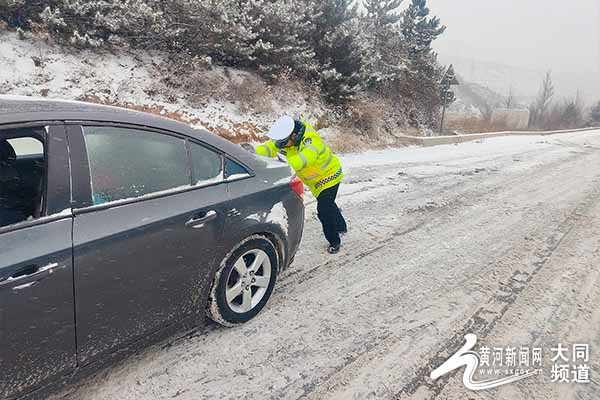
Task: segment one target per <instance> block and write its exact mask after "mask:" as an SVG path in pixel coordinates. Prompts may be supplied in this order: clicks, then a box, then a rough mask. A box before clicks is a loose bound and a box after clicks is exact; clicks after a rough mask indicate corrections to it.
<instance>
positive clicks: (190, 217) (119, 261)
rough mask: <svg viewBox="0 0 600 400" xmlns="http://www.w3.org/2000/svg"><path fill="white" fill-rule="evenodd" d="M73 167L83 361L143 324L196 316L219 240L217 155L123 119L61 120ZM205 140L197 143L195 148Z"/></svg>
mask: <svg viewBox="0 0 600 400" xmlns="http://www.w3.org/2000/svg"><path fill="white" fill-rule="evenodd" d="M67 130H68V135H69V144H70V148H71V156H72V159H71V162H72V165H73V169H74V170H75V169H77V171H78V172H77V173H76V174H75V173H74V179H73V187H74V199H75V202H76V206H75V210H74V213H75V221H74V228H73V238H74V265H75V274H74V276H75V278H74V279H75V296H76V310H77V311H76V314H77V323H78V324H77V343H78V357H79V361H80V363H81V364H83V365H85V364H87V363H89V362H92V361H94V360H95V359H96V358H98V357H101V356H102V355H103V354H106V353H108V352H112V351H114V350H116V349H117V348H119V347H121V346H124V345H126V344H128V343H131V342H133V341H135V340H136V339H138V338H141V337H143V336H145V335H147V334H149V333H152V332H155V331H158V330H159V329H161V328H163V327H166V326H168V325H171V324H172V323H174V322H177V321H181V320H184V319H186V318H188V317H197V316H198V315H202V316H203V315H204V307H205V304H201V302H200V299H201V295H200V294H201V293H203V291H204V290H205V288H206V285H208V284H209V283H210V282H209V280H210V279H209V275H210V271H211V270H212V268H213V264H214V262H215V260H214V257H215V254H216V253H217V249H219V247H220V246H221V243H222V240H221V237H222V233H223V226H224V218H225V204H226V202H227V185H226V183H225V182H224V180H223V172H222V170H223V157H222V155H220V154H219V153H218V152H216V151H215V150H213V149H206V151H208V153H205V154H203V155H201V156H200V160H196V161H197V163H198V162H200V163H204V164H203V167H202V168H205V169H206V170H205V172H206V176H204V178H205V179H198V177H197V176H194V175H197V174H198V172H195V173H193V172H192V169H193V168H192V160H193V159H194V151H193V150H192V146H191V144H190V143H189V142H188V140H187V138H185V137H181V136H178V135H176V134H173V133H170V132H168V133H167V132H163V131H157V130H152V129H150V128H144V129H141V128H139V127H131V126H124V125H116V124H115V125H106V124H105V125H102V126H100V125H86V124H83V125H82V126H75V125H69V126H68V128H67ZM203 149H204V148H203Z"/></svg>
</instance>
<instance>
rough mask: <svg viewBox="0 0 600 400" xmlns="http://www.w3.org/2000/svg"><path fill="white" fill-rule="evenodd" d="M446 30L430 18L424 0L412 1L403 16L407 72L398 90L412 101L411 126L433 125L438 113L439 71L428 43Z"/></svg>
mask: <svg viewBox="0 0 600 400" xmlns="http://www.w3.org/2000/svg"><path fill="white" fill-rule="evenodd" d="M445 30H446V27H445V26H443V25H442V24H441V22H440V20H439V18H437V17H431V16H429V8H427V0H412V1H411V4H410V5H409V6H408V8H407V9H406V10H405V11H404V12H403V13H402V21H401V31H402V37H403V39H404V46H405V47H406V57H407V65H408V69H407V70H406V73H405V75H404V79H403V82H402V90H401V91H402V92H403V93H404V94H406V95H408V96H410V98H411V100H412V101H413V104H414V107H413V109H412V110H408V114H409V118H410V119H411V120H412V123H413V124H427V125H431V124H434V123H435V120H436V118H437V115H438V114H439V106H440V104H441V98H440V85H439V81H440V78H441V73H442V69H441V68H440V66H439V64H438V62H437V54H436V53H435V52H434V51H433V49H432V48H431V44H432V43H433V41H434V40H435V39H437V38H438V37H439V36H440V35H441V34H442V33H444V31H445Z"/></svg>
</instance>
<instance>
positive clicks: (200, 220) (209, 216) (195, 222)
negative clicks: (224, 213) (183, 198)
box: [185, 210, 217, 229]
mask: <svg viewBox="0 0 600 400" xmlns="http://www.w3.org/2000/svg"><path fill="white" fill-rule="evenodd" d="M216 218H217V212H216V211H214V210H210V211H203V212H201V213H199V214H197V215H195V216H193V217H192V218H191V219H190V220H189V221H188V222H186V223H185V226H186V227H187V228H192V229H198V228H202V227H203V226H204V224H206V223H207V222H210V221H212V220H214V219H216Z"/></svg>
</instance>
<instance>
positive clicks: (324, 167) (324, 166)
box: [321, 151, 333, 171]
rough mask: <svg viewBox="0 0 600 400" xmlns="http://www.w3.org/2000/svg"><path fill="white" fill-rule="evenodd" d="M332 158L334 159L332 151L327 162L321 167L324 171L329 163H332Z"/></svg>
mask: <svg viewBox="0 0 600 400" xmlns="http://www.w3.org/2000/svg"><path fill="white" fill-rule="evenodd" d="M331 160H333V154H332V153H331V151H330V152H329V158H328V159H327V162H326V163H325V164H324V165H323V166H322V167H321V169H322V170H323V171H325V170H326V169H327V167H328V166H329V164H331Z"/></svg>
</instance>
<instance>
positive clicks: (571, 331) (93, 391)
mask: <svg viewBox="0 0 600 400" xmlns="http://www.w3.org/2000/svg"><path fill="white" fill-rule="evenodd" d="M342 163H343V164H344V166H345V171H346V179H345V183H344V184H343V186H342V189H341V196H340V198H339V204H340V206H341V207H342V209H343V213H344V214H345V216H346V217H347V219H348V223H349V229H350V231H349V233H348V234H347V235H346V236H345V237H344V247H343V249H342V251H341V253H340V254H338V255H335V256H329V255H327V254H326V252H325V242H324V239H323V238H322V234H321V232H320V226H319V222H318V220H317V218H316V209H315V203H314V201H308V202H307V203H308V205H307V224H306V230H305V236H304V240H303V244H302V248H301V250H300V252H299V253H298V255H297V257H296V261H295V263H294V265H293V266H292V267H291V269H290V270H289V271H288V272H287V273H286V274H285V275H284V276H283V277H281V279H280V280H279V282H278V287H277V288H276V291H275V293H274V295H273V298H272V300H271V302H270V305H269V306H268V308H267V310H266V311H265V312H263V313H262V314H261V315H260V316H259V317H258V318H257V319H256V320H254V321H252V322H251V323H249V324H247V325H244V326H240V327H237V328H234V329H226V328H221V327H216V326H215V325H213V324H209V326H208V327H206V328H203V329H202V330H201V331H199V332H193V333H188V334H185V335H179V336H178V337H176V338H171V339H170V340H169V341H167V342H164V343H162V344H160V345H157V346H154V347H152V348H149V349H147V350H145V351H143V352H142V353H141V354H139V355H136V356H133V357H130V358H128V359H127V360H125V361H123V362H120V363H119V364H118V365H116V366H114V367H112V368H110V369H107V370H105V371H102V372H101V373H99V374H97V375H96V376H94V377H92V378H91V379H88V380H86V381H84V382H83V383H82V384H80V385H78V386H76V387H72V388H69V389H68V390H67V391H66V392H64V393H63V394H61V395H58V396H56V398H60V399H62V398H67V399H81V400H84V399H98V400H100V399H102V400H104V399H119V400H124V399H131V400H134V399H135V400H138V399H171V398H176V399H181V400H199V399H239V398H247V399H347V398H354V399H405V398H407V399H408V398H410V399H413V398H414V399H433V398H436V399H467V398H468V399H507V400H508V399H511V400H512V399H525V398H527V399H559V398H560V399H575V398H578V399H597V398H598V395H599V393H600V385H599V382H600V381H599V380H598V378H597V375H596V374H598V373H600V354H598V353H595V350H596V349H600V307H599V305H600V131H591V132H586V133H578V134H564V135H558V136H553V137H544V138H541V137H529V136H528V137H515V138H496V139H488V140H485V141H482V142H473V143H465V144H461V145H448V146H439V147H433V148H426V149H422V148H405V149H398V150H386V151H379V152H368V153H365V154H360V155H347V156H344V157H342ZM467 333H473V334H476V335H477V336H478V338H479V342H478V347H479V346H482V345H487V346H489V347H494V346H509V345H512V346H515V347H519V346H526V345H527V346H532V347H541V348H544V349H546V350H547V352H546V353H544V366H545V367H546V370H547V371H545V372H544V376H535V377H532V378H528V379H526V380H523V381H521V382H519V383H515V384H511V385H507V386H504V387H502V388H499V389H493V390H490V391H484V392H467V391H466V389H465V388H464V386H463V383H462V372H463V371H462V369H461V370H460V372H457V371H454V372H453V373H451V374H449V375H447V376H445V377H443V378H441V379H440V380H438V381H435V382H432V381H431V379H429V374H430V373H431V371H432V370H433V369H435V368H436V367H438V366H439V365H440V364H441V363H442V362H444V361H445V360H446V359H447V358H448V357H449V356H450V355H452V354H453V353H454V352H455V351H456V350H458V349H459V348H460V347H461V345H462V344H463V343H464V336H465V334H467ZM558 343H562V344H563V345H567V344H574V343H587V344H589V345H590V347H591V349H592V352H591V355H590V359H589V362H588V363H587V364H588V365H589V366H590V367H591V370H592V373H591V378H592V379H591V383H589V384H565V383H562V384H557V383H551V380H550V375H549V374H550V368H549V367H550V366H551V365H552V363H551V360H550V357H551V355H552V354H551V353H550V349H551V348H552V347H556V345H557V344H558Z"/></svg>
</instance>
